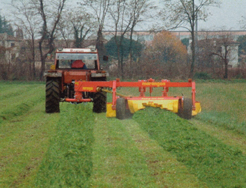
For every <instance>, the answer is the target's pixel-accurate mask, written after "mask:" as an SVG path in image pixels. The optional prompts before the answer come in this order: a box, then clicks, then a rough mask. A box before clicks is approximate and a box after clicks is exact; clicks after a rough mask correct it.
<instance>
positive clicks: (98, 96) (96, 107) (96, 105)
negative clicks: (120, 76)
mask: <svg viewBox="0 0 246 188" xmlns="http://www.w3.org/2000/svg"><path fill="white" fill-rule="evenodd" d="M106 102H107V97H106V93H105V92H97V93H95V94H94V97H93V112H96V113H101V112H106Z"/></svg>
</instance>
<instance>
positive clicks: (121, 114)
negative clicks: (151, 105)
mask: <svg viewBox="0 0 246 188" xmlns="http://www.w3.org/2000/svg"><path fill="white" fill-rule="evenodd" d="M132 115H133V114H132V113H131V112H130V110H129V109H128V108H127V100H126V99H124V98H118V99H117V100H116V118H118V119H127V118H131V117H132Z"/></svg>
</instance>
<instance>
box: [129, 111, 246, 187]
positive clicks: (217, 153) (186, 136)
mask: <svg viewBox="0 0 246 188" xmlns="http://www.w3.org/2000/svg"><path fill="white" fill-rule="evenodd" d="M133 119H134V120H135V121H137V122H138V123H139V125H141V127H142V128H143V129H144V130H145V131H147V132H148V133H149V135H150V137H151V138H152V139H155V140H156V141H157V142H158V143H159V145H160V146H162V147H163V149H164V150H166V151H169V152H171V153H172V154H174V155H175V156H176V157H177V160H178V161H179V162H181V163H183V164H185V165H186V166H187V168H188V169H189V171H190V172H191V173H193V174H194V175H196V176H197V178H198V179H199V180H201V181H203V182H205V183H206V184H207V185H208V186H209V187H246V156H245V155H243V154H242V151H241V150H240V149H239V148H237V147H233V146H228V145H226V144H224V143H223V142H222V141H220V140H218V139H216V138H214V137H212V136H210V135H208V134H206V133H205V132H203V131H201V130H198V129H197V128H196V127H195V126H193V125H192V124H191V123H189V121H187V120H184V119H181V118H179V117H178V116H177V115H176V114H174V113H172V112H168V111H163V110H160V109H155V108H147V109H145V110H141V111H138V112H137V113H135V114H134V116H133Z"/></svg>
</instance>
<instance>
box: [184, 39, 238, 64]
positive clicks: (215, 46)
mask: <svg viewBox="0 0 246 188" xmlns="http://www.w3.org/2000/svg"><path fill="white" fill-rule="evenodd" d="M238 46H239V43H238V42H235V41H234V40H232V39H231V38H230V37H222V38H220V39H218V38H212V39H203V40H199V41H197V55H198V57H201V56H211V57H213V59H216V57H223V58H224V57H225V56H226V55H225V53H226V51H227V57H226V58H227V60H228V65H229V67H237V66H238ZM188 54H191V40H190V42H189V46H188ZM198 59H199V58H198ZM199 60H200V61H203V60H204V58H200V59H199Z"/></svg>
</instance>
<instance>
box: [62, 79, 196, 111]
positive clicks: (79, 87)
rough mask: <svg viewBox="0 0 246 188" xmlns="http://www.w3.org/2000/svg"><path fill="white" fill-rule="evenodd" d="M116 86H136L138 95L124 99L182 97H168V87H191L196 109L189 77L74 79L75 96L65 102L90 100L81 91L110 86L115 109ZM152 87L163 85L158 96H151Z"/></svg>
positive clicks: (192, 84)
mask: <svg viewBox="0 0 246 188" xmlns="http://www.w3.org/2000/svg"><path fill="white" fill-rule="evenodd" d="M118 87H138V88H139V92H140V95H139V97H124V98H126V99H130V98H131V99H135V100H138V99H139V100H141V99H145V98H146V99H148V98H151V99H158V100H166V99H172V98H174V99H177V98H180V99H182V97H168V95H167V93H168V89H169V87H191V88H192V110H196V106H195V103H196V88H195V82H192V80H191V79H189V80H188V82H170V81H169V80H162V81H161V82H155V80H154V79H152V78H150V79H148V80H139V81H138V82H121V81H120V80H119V79H116V80H113V81H76V82H75V84H74V91H75V97H74V98H73V99H71V98H66V99H65V101H67V102H91V101H92V100H91V99H84V98H83V97H82V96H83V95H82V92H98V90H100V88H112V109H114V110H115V109H116V100H117V95H116V89H117V88H118ZM154 87H163V91H162V96H160V97H151V93H152V91H153V88H154ZM146 88H149V92H150V97H145V92H146Z"/></svg>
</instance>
